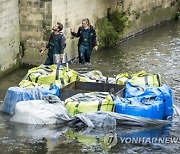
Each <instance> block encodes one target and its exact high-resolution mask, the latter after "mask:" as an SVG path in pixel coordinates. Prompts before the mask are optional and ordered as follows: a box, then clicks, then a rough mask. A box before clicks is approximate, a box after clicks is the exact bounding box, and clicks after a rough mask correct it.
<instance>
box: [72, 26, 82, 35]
mask: <svg viewBox="0 0 180 154" xmlns="http://www.w3.org/2000/svg"><path fill="white" fill-rule="evenodd" d="M71 34H72V35H73V36H75V37H80V35H81V27H79V29H78V31H77V33H75V32H73V31H72V29H71Z"/></svg>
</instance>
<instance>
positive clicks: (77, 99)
mask: <svg viewBox="0 0 180 154" xmlns="http://www.w3.org/2000/svg"><path fill="white" fill-rule="evenodd" d="M65 107H66V109H67V110H68V112H69V113H70V115H75V114H78V113H87V112H94V111H110V112H113V111H114V102H113V99H112V97H111V95H110V94H109V93H107V92H93V93H84V94H82V93H80V94H77V95H74V96H72V97H70V98H68V99H66V100H65Z"/></svg>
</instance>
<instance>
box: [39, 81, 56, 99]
mask: <svg viewBox="0 0 180 154" xmlns="http://www.w3.org/2000/svg"><path fill="white" fill-rule="evenodd" d="M40 90H41V91H42V93H43V94H44V95H48V94H52V95H55V96H59V92H60V90H59V87H58V86H57V85H55V84H53V85H52V86H50V88H49V89H47V88H40Z"/></svg>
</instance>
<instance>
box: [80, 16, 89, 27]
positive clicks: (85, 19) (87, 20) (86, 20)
mask: <svg viewBox="0 0 180 154" xmlns="http://www.w3.org/2000/svg"><path fill="white" fill-rule="evenodd" d="M83 21H85V22H87V24H88V26H90V21H89V19H88V18H84V19H83V20H82V22H83Z"/></svg>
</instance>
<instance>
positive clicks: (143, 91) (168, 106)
mask: <svg viewBox="0 0 180 154" xmlns="http://www.w3.org/2000/svg"><path fill="white" fill-rule="evenodd" d="M132 97H140V98H143V97H144V98H145V99H147V98H148V97H149V98H152V97H154V98H156V97H159V98H160V99H161V100H163V102H164V112H165V117H168V116H172V115H173V102H172V91H171V89H170V88H169V87H168V86H167V85H163V86H161V87H149V86H135V85H132V84H131V83H129V82H127V83H126V89H125V98H132Z"/></svg>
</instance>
